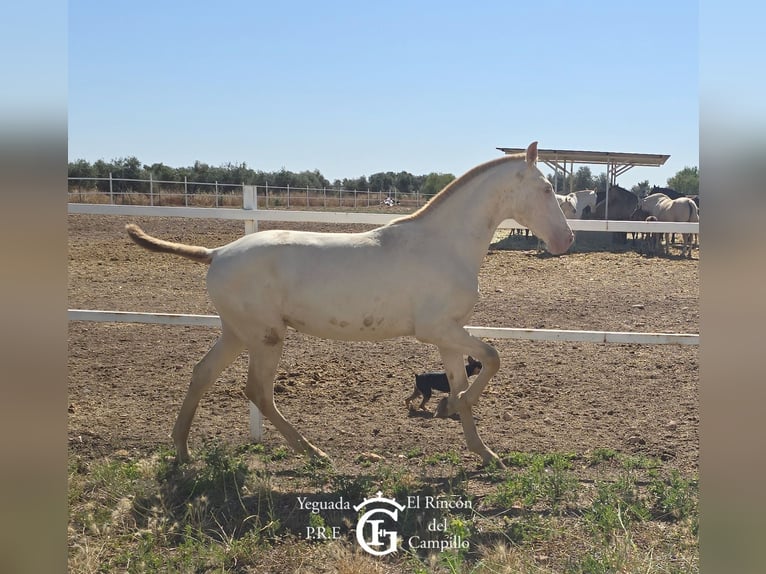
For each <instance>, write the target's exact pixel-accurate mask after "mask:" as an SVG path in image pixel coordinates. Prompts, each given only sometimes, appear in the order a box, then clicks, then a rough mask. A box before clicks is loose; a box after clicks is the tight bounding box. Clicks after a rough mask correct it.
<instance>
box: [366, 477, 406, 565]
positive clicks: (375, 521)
mask: <svg viewBox="0 0 766 574" xmlns="http://www.w3.org/2000/svg"><path fill="white" fill-rule="evenodd" d="M370 504H376V505H381V504H384V505H386V506H387V507H388V508H386V507H381V506H376V507H374V508H371V509H370V510H367V511H366V512H365V513H364V514H362V516H361V517H360V518H359V522H358V523H357V525H356V540H357V542H359V546H361V547H362V549H363V550H364V551H365V552H367V553H369V554H372V555H373V556H385V555H386V554H391V553H392V552H396V550H397V544H396V543H397V536H398V533H397V531H396V530H389V529H387V528H386V527H385V526H384V525H385V524H386V523H387V522H388V523H390V522H394V523H396V521H397V520H399V511H400V510H404V506H402V505H401V504H399V503H398V502H396V500H394V499H393V498H383V493H382V492H381V491H378V492H376V493H375V497H374V498H366V499H365V500H364V501H363V502H362V503H360V504H357V505H356V506H354V510H356V511H357V512H359V511H360V510H361V509H362V508H364V507H366V506H368V505H370ZM392 508H393V510H392ZM368 526H369V528H368ZM381 537H382V538H383V540H381ZM381 547H383V549H382V550H381V549H380V548H381Z"/></svg>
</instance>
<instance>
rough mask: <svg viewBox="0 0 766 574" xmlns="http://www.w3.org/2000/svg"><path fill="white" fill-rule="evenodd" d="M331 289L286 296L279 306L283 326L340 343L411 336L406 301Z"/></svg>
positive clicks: (370, 293) (330, 287)
mask: <svg viewBox="0 0 766 574" xmlns="http://www.w3.org/2000/svg"><path fill="white" fill-rule="evenodd" d="M334 287H335V289H333V285H332V284H331V285H327V284H325V285H324V286H323V287H322V288H321V289H314V290H311V289H299V290H296V291H294V292H293V291H292V290H291V292H289V293H286V294H285V297H284V298H283V300H282V305H281V308H282V316H283V319H284V321H285V323H286V324H287V325H289V326H290V327H292V328H294V329H296V330H298V331H301V332H302V333H306V334H308V335H313V336H315V337H322V338H327V339H336V340H342V341H381V340H384V339H390V338H393V337H401V336H405V335H410V334H412V333H413V332H414V325H413V319H412V317H413V315H412V312H411V309H410V308H409V305H407V304H406V300H405V299H399V300H397V298H396V296H395V295H391V294H388V293H383V292H360V291H356V290H353V289H349V288H348V286H347V285H341V284H336V285H335V286H334Z"/></svg>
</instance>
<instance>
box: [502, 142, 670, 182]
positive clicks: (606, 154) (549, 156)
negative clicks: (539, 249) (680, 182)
mask: <svg viewBox="0 0 766 574" xmlns="http://www.w3.org/2000/svg"><path fill="white" fill-rule="evenodd" d="M497 149H499V150H500V151H502V152H504V153H506V154H512V153H524V152H525V151H526V148H523V147H499V148H497ZM669 157H670V155H664V154H654V153H623V152H613V151H578V150H569V149H540V150H537V158H538V160H540V161H542V162H544V163H545V165H547V166H548V167H550V168H551V169H553V170H555V171H557V172H558V171H559V170H560V171H563V172H564V177H566V176H568V175H572V176H573V175H574V164H576V163H578V164H594V165H595V164H598V165H606V178H607V183H608V184H609V185H608V186H607V192H608V190H609V186H611V185H617V176H619V175H622V174H623V173H625V172H626V171H628V170H629V169H631V168H633V167H636V166H639V167H659V166H661V165H664V163H665V162H666V161H668V158H669ZM567 163H569V168H567ZM555 183H556V184H557V185H558V179H557V180H556V182H555ZM573 185H574V177H572V178H570V179H569V191H570V192H571V191H573V189H572V186H573ZM556 192H558V189H556Z"/></svg>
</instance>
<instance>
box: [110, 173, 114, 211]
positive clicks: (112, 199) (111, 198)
mask: <svg viewBox="0 0 766 574" xmlns="http://www.w3.org/2000/svg"><path fill="white" fill-rule="evenodd" d="M109 203H111V204H112V205H114V188H113V187H112V172H111V171H110V172H109Z"/></svg>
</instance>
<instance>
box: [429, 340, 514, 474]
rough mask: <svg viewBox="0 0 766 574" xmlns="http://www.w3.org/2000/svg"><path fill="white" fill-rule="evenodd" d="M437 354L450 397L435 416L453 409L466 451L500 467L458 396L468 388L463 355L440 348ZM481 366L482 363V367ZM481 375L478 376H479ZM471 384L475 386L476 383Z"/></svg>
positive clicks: (485, 462) (463, 402) (440, 405)
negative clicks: (439, 356)
mask: <svg viewBox="0 0 766 574" xmlns="http://www.w3.org/2000/svg"><path fill="white" fill-rule="evenodd" d="M439 352H440V354H441V356H442V362H443V363H444V370H445V371H446V373H447V378H448V380H449V383H450V395H449V398H444V399H442V400H441V402H440V403H439V408H437V413H436V415H435V416H448V415H446V414H445V413H448V412H449V411H450V409H452V408H454V409H455V411H454V412H457V413H458V414H459V415H460V423H461V425H462V426H463V436H465V443H466V446H467V447H468V450H470V451H471V452H474V453H476V454H477V455H479V456H480V457H481V460H482V463H483V464H485V465H488V464H491V463H495V464H497V465H498V466H500V467H502V466H503V463H502V461H501V460H500V457H499V456H497V454H495V453H494V452H493V451H492V449H490V448H489V447H488V446H487V445H486V444H484V441H483V440H482V439H481V437H480V436H479V431H478V429H477V428H476V421H475V420H474V418H473V408H472V406H471V405H470V404H469V403H468V401H466V400H465V399H463V398H461V397H460V395H462V394H463V393H465V392H466V390H465V389H466V387H468V378H467V376H466V372H465V365H464V364H463V354H462V353H461V352H460V351H453V350H450V349H443V348H440V349H439ZM480 360H481V359H480ZM483 364H484V363H483V361H482V365H483ZM483 372H484V367H482V370H481V373H483ZM481 373H480V374H479V376H481ZM473 384H474V385H475V384H476V382H474V383H473ZM472 386H473V385H472ZM440 413H441V414H440Z"/></svg>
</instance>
